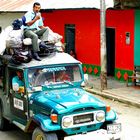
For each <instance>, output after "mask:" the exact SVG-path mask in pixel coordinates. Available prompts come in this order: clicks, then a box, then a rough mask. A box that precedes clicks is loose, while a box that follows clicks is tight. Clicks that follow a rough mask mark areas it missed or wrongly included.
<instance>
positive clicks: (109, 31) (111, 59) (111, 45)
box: [106, 28, 115, 76]
mask: <svg viewBox="0 0 140 140" xmlns="http://www.w3.org/2000/svg"><path fill="white" fill-rule="evenodd" d="M106 47H107V76H114V75H115V29H114V28H106Z"/></svg>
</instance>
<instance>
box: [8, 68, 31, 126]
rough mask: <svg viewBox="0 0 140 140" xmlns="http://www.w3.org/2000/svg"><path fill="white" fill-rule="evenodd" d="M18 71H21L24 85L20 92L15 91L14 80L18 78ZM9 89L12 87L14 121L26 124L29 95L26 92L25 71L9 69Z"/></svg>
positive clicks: (11, 99)
mask: <svg viewBox="0 0 140 140" xmlns="http://www.w3.org/2000/svg"><path fill="white" fill-rule="evenodd" d="M17 71H19V72H20V73H21V74H22V76H23V85H22V89H20V86H19V87H17V88H19V89H18V90H15V89H13V79H14V77H16V76H17ZM9 75H10V77H9V87H10V90H9V92H10V109H11V114H12V116H13V120H15V121H18V122H19V121H20V123H22V124H24V123H26V121H27V115H28V113H27V110H28V109H27V107H28V105H27V104H28V102H27V95H26V91H25V80H24V72H23V70H17V69H12V68H9Z"/></svg>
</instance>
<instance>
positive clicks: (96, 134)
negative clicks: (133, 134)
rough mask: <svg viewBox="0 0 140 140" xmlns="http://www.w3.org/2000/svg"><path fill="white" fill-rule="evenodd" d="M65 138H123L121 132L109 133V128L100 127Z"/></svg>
mask: <svg viewBox="0 0 140 140" xmlns="http://www.w3.org/2000/svg"><path fill="white" fill-rule="evenodd" d="M64 140H122V135H121V132H120V133H117V134H108V133H107V130H105V129H100V130H97V131H93V132H88V133H84V134H77V135H72V136H67V137H64Z"/></svg>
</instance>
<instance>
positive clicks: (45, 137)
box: [32, 127, 58, 140]
mask: <svg viewBox="0 0 140 140" xmlns="http://www.w3.org/2000/svg"><path fill="white" fill-rule="evenodd" d="M32 140H58V138H57V135H56V134H55V133H45V132H43V131H42V130H41V129H40V128H38V127H37V128H36V129H35V130H34V132H33V134H32Z"/></svg>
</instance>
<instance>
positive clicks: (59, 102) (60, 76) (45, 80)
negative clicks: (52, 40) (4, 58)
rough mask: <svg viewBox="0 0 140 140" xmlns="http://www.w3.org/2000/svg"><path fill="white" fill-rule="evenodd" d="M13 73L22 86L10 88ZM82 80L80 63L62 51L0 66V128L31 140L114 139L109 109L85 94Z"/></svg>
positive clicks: (116, 136)
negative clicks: (9, 127)
mask: <svg viewBox="0 0 140 140" xmlns="http://www.w3.org/2000/svg"><path fill="white" fill-rule="evenodd" d="M16 71H20V72H21V73H22V74H23V82H24V86H22V87H20V86H19V85H16V87H14V88H13V85H12V78H13V77H14V76H15V75H16ZM83 82H84V74H83V71H82V65H81V63H80V62H79V61H77V60H75V59H74V58H73V57H71V56H70V55H68V54H66V53H56V54H55V55H53V56H52V55H51V56H48V57H46V58H43V59H42V61H35V60H32V61H31V62H29V63H24V64H21V65H15V64H12V63H8V64H3V63H1V64H0V129H1V130H4V129H5V128H6V127H7V123H8V122H10V123H13V124H15V125H16V126H18V127H19V128H20V129H22V130H23V131H24V132H30V133H32V140H77V139H79V140H85V139H88V140H95V139H96V140H97V139H98V140H110V139H112V138H114V140H120V136H119V130H120V124H119V123H116V119H117V115H116V113H115V111H113V110H112V109H110V107H109V106H106V105H105V104H104V103H103V102H102V101H100V100H99V99H97V98H95V97H94V96H93V95H92V94H90V93H88V92H86V91H85V90H84V89H83V88H82V86H81V85H83ZM110 132H111V133H110ZM117 132H118V133H117Z"/></svg>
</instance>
